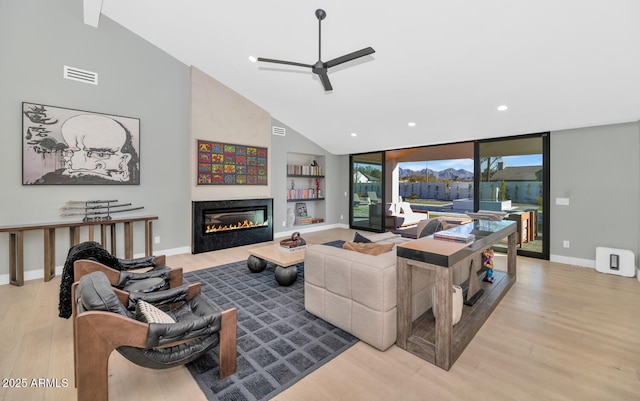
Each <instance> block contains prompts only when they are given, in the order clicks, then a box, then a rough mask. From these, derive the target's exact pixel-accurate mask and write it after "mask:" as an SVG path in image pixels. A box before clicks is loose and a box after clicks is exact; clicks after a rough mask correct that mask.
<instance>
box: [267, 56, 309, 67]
mask: <svg viewBox="0 0 640 401" xmlns="http://www.w3.org/2000/svg"><path fill="white" fill-rule="evenodd" d="M258 61H262V62H265V63H276V64H286V65H295V66H297V67H307V68H313V66H312V65H311V64H302V63H296V62H294V61H283V60H274V59H270V58H262V57H258Z"/></svg>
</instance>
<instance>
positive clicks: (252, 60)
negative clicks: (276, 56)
mask: <svg viewBox="0 0 640 401" xmlns="http://www.w3.org/2000/svg"><path fill="white" fill-rule="evenodd" d="M249 61H251V62H252V63H255V62H256V61H258V59H257V58H256V57H254V56H249Z"/></svg>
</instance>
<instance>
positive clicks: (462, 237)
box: [433, 231, 476, 244]
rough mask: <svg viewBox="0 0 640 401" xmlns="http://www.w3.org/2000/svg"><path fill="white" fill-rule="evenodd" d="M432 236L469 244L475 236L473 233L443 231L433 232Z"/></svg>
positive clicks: (442, 239)
mask: <svg viewBox="0 0 640 401" xmlns="http://www.w3.org/2000/svg"><path fill="white" fill-rule="evenodd" d="M433 238H435V239H438V240H441V241H451V242H459V243H462V244H469V243H472V242H473V241H475V240H476V236H475V235H473V234H464V233H448V232H445V231H442V232H437V233H435V234H433Z"/></svg>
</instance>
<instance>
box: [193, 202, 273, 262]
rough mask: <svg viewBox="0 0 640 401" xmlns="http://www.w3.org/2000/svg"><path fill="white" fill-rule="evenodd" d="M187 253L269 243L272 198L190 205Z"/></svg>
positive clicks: (270, 239)
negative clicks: (189, 251)
mask: <svg viewBox="0 0 640 401" xmlns="http://www.w3.org/2000/svg"><path fill="white" fill-rule="evenodd" d="M191 209H192V213H193V216H192V222H193V227H192V232H193V238H192V241H191V252H192V253H194V254H196V253H202V252H209V251H215V250H218V249H226V248H233V247H236V246H242V245H250V244H257V243H260V242H266V241H272V240H273V198H265V199H234V200H219V201H193V202H192V204H191Z"/></svg>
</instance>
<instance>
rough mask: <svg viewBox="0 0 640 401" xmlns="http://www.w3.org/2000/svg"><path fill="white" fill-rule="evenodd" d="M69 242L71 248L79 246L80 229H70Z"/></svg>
mask: <svg viewBox="0 0 640 401" xmlns="http://www.w3.org/2000/svg"><path fill="white" fill-rule="evenodd" d="M69 242H70V246H74V245H78V244H79V243H80V227H78V226H71V227H69Z"/></svg>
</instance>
